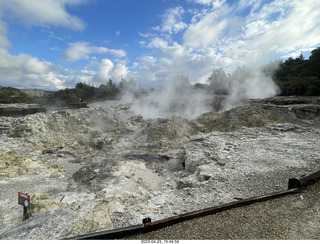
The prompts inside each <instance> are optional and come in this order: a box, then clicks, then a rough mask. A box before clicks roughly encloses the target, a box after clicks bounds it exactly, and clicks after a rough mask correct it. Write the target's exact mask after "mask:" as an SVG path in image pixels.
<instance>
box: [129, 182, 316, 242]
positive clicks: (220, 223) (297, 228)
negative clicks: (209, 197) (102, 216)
mask: <svg viewBox="0 0 320 244" xmlns="http://www.w3.org/2000/svg"><path fill="white" fill-rule="evenodd" d="M319 238H320V182H318V183H317V184H315V185H312V186H310V187H309V188H307V189H306V190H304V191H303V192H301V193H298V194H295V195H290V196H286V197H282V198H279V199H274V200H270V201H267V202H261V203H255V204H252V205H249V206H245V207H241V208H235V209H231V210H227V211H224V212H220V213H217V214H214V215H210V216H206V217H202V218H198V219H194V220H190V221H186V222H182V223H179V224H176V225H173V226H170V227H167V228H163V229H160V230H157V231H153V232H150V233H146V234H140V235H134V236H130V237H128V238H126V239H129V240H130V239H131V240H136V239H138V240H140V239H157V240H318V239H319Z"/></svg>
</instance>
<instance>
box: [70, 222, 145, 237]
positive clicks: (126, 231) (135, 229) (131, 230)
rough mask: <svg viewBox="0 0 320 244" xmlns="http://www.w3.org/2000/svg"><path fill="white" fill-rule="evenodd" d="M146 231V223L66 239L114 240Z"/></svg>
mask: <svg viewBox="0 0 320 244" xmlns="http://www.w3.org/2000/svg"><path fill="white" fill-rule="evenodd" d="M143 232H144V225H143V224H141V225H135V226H130V227H125V228H119V229H113V230H107V231H101V232H96V233H90V234H85V235H80V236H76V237H71V238H66V239H65V240H114V239H120V238H123V237H125V236H128V235H132V234H138V233H143Z"/></svg>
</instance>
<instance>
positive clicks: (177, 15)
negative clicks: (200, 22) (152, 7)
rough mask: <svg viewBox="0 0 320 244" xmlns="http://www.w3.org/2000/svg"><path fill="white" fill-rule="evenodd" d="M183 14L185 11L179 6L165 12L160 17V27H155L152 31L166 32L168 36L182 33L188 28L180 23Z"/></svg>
mask: <svg viewBox="0 0 320 244" xmlns="http://www.w3.org/2000/svg"><path fill="white" fill-rule="evenodd" d="M184 12H185V10H184V9H183V8H182V7H180V6H178V7H175V8H170V9H168V10H166V12H165V13H164V15H163V16H162V26H161V27H160V26H157V27H154V28H153V29H154V30H159V31H162V32H168V33H169V34H176V33H178V32H180V31H182V30H183V29H185V28H186V27H187V26H188V25H187V24H186V23H185V22H183V21H182V15H183V14H184Z"/></svg>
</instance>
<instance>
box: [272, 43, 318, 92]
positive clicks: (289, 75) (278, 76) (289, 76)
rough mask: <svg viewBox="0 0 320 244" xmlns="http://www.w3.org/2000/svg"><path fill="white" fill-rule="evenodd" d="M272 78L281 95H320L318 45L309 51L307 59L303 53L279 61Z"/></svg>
mask: <svg viewBox="0 0 320 244" xmlns="http://www.w3.org/2000/svg"><path fill="white" fill-rule="evenodd" d="M273 79H274V80H275V81H276V83H277V85H278V86H279V87H280V89H281V95H284V96H286V95H298V96H302V95H304V96H319V95H320V47H318V48H316V49H314V50H313V51H312V52H311V55H310V57H309V59H307V60H305V58H304V57H303V55H302V54H301V55H300V57H298V58H296V59H293V58H288V59H287V60H286V61H285V62H283V63H281V65H280V68H279V69H278V70H277V71H276V72H275V73H274V76H273Z"/></svg>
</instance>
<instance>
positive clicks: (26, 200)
mask: <svg viewBox="0 0 320 244" xmlns="http://www.w3.org/2000/svg"><path fill="white" fill-rule="evenodd" d="M18 203H19V204H20V205H22V206H23V220H26V219H27V216H28V215H27V212H28V208H30V195H28V193H22V192H18Z"/></svg>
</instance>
